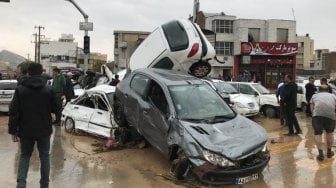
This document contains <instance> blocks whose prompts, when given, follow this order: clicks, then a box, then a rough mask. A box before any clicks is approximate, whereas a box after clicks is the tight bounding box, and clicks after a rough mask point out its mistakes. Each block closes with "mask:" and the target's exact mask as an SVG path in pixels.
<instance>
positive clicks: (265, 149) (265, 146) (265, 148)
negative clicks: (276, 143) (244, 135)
mask: <svg viewBox="0 0 336 188" xmlns="http://www.w3.org/2000/svg"><path fill="white" fill-rule="evenodd" d="M261 151H262V152H266V151H268V148H267V144H265V145H264V147H263V149H262V150H261Z"/></svg>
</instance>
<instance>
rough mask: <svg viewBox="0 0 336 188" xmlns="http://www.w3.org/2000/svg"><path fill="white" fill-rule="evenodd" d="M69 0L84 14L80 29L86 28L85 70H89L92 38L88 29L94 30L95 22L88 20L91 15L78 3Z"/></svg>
mask: <svg viewBox="0 0 336 188" xmlns="http://www.w3.org/2000/svg"><path fill="white" fill-rule="evenodd" d="M65 1H69V2H70V3H71V4H73V5H74V6H75V7H76V8H77V10H78V11H79V12H80V13H81V14H82V15H83V17H84V22H82V23H80V24H79V29H80V30H84V31H85V32H84V46H86V50H84V71H85V72H86V71H87V70H88V63H89V53H90V52H89V46H90V43H89V41H90V38H89V36H88V31H92V30H93V24H92V23H90V22H88V19H89V16H88V15H87V14H86V13H85V12H84V11H83V10H82V9H81V8H80V7H79V6H78V5H77V4H76V2H75V1H74V0H65Z"/></svg>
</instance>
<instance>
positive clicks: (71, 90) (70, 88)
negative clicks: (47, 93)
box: [65, 72, 75, 103]
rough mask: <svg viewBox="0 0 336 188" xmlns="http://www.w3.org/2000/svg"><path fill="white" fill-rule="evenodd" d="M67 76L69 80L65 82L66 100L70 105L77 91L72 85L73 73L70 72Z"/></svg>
mask: <svg viewBox="0 0 336 188" xmlns="http://www.w3.org/2000/svg"><path fill="white" fill-rule="evenodd" d="M66 75H67V78H66V81H65V99H66V102H67V103H68V102H70V101H71V99H73V98H74V96H75V91H74V87H73V83H72V77H73V74H72V72H68V73H67V74H66Z"/></svg>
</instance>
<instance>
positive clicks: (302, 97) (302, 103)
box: [296, 84, 309, 112]
mask: <svg viewBox="0 0 336 188" xmlns="http://www.w3.org/2000/svg"><path fill="white" fill-rule="evenodd" d="M297 85H298V90H297V100H296V101H297V108H299V109H301V110H302V111H303V112H306V109H307V108H309V105H308V102H307V100H306V88H305V85H303V84H297Z"/></svg>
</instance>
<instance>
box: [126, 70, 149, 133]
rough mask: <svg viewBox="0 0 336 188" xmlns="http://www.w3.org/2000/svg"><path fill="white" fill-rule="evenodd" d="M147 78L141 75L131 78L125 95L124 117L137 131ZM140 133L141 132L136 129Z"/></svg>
mask: <svg viewBox="0 0 336 188" xmlns="http://www.w3.org/2000/svg"><path fill="white" fill-rule="evenodd" d="M148 81H149V78H148V77H147V76H146V75H143V74H135V75H134V76H133V77H132V78H131V82H130V90H129V92H127V93H126V94H125V104H126V105H125V115H126V116H127V120H128V122H129V124H130V125H131V126H134V127H136V128H137V129H138V127H139V124H140V115H141V113H142V111H141V108H140V105H142V104H141V103H143V101H144V100H143V98H144V94H145V91H146V88H147V84H148ZM138 131H139V132H140V133H141V130H139V129H138Z"/></svg>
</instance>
